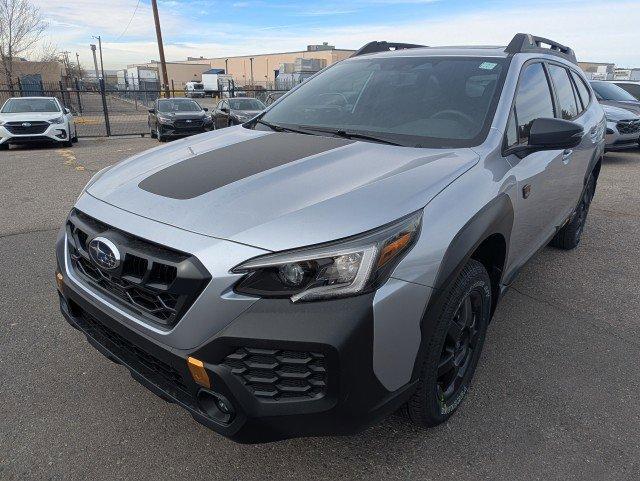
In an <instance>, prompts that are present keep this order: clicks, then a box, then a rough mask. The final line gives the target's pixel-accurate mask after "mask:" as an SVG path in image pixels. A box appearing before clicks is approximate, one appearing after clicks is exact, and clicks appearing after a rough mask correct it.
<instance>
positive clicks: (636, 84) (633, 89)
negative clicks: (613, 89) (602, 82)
mask: <svg viewBox="0 0 640 481" xmlns="http://www.w3.org/2000/svg"><path fill="white" fill-rule="evenodd" d="M613 83H614V84H616V85H617V86H618V87H620V88H621V89H624V90H626V91H627V92H629V93H630V94H631V95H632V96H633V98H634V99H636V100H638V101H640V81H638V80H615V81H614V82H613Z"/></svg>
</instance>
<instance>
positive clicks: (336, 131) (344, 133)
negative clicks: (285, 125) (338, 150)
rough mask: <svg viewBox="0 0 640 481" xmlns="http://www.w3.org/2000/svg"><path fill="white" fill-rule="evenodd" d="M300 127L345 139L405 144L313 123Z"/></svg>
mask: <svg viewBox="0 0 640 481" xmlns="http://www.w3.org/2000/svg"><path fill="white" fill-rule="evenodd" d="M300 127H302V128H304V129H305V130H311V131H316V132H325V133H327V134H333V135H335V136H337V137H343V138H345V139H360V140H369V141H371V142H379V143H381V144H387V145H399V146H403V144H401V143H399V142H394V141H392V140H389V139H386V138H384V137H378V136H376V135H370V134H361V133H359V132H351V131H348V130H344V129H329V128H324V127H314V126H311V125H301V126H300Z"/></svg>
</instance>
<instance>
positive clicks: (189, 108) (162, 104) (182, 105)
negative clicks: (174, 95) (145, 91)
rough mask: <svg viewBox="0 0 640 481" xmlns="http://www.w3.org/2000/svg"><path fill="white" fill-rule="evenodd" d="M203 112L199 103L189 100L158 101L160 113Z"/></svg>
mask: <svg viewBox="0 0 640 481" xmlns="http://www.w3.org/2000/svg"><path fill="white" fill-rule="evenodd" d="M200 110H202V108H200V105H199V104H198V102H195V101H193V100H188V99H171V100H160V101H158V112H162V113H169V112H199V111H200Z"/></svg>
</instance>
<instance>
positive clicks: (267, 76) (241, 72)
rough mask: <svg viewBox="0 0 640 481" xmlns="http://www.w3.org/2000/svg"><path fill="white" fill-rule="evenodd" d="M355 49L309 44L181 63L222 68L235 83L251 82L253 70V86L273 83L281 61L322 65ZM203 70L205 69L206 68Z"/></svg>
mask: <svg viewBox="0 0 640 481" xmlns="http://www.w3.org/2000/svg"><path fill="white" fill-rule="evenodd" d="M353 52H354V50H346V49H337V48H335V47H334V46H332V45H329V44H327V43H323V44H321V45H309V46H308V47H307V49H306V50H300V51H295V52H280V53H267V54H258V55H242V56H237V57H216V58H205V57H198V58H195V57H189V58H188V59H187V60H186V61H184V62H182V63H183V64H189V65H202V64H206V66H207V69H209V68H220V69H224V70H225V72H226V73H228V74H231V75H233V78H234V80H235V82H236V84H237V85H251V83H252V82H251V80H252V77H251V73H252V71H253V84H254V85H271V84H273V82H274V80H275V77H276V74H277V72H279V70H280V66H281V65H282V64H292V63H295V61H296V59H299V58H303V59H317V60H319V61H320V63H321V64H322V66H323V67H326V66H327V65H331V64H333V63H336V62H339V61H340V60H344V59H345V58H347V57H349V56H350V55H351V54H353ZM205 70H206V69H205Z"/></svg>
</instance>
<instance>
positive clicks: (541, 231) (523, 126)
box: [504, 61, 566, 267]
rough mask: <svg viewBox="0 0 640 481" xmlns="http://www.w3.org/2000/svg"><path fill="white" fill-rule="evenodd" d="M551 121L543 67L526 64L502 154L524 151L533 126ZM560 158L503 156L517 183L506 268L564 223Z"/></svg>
mask: <svg viewBox="0 0 640 481" xmlns="http://www.w3.org/2000/svg"><path fill="white" fill-rule="evenodd" d="M555 115H556V107H555V104H554V100H553V91H552V89H551V84H550V79H549V78H548V74H547V71H546V67H545V65H544V63H543V61H532V62H530V63H528V64H525V65H524V67H523V68H522V70H521V72H520V79H519V80H518V88H517V91H516V95H515V98H514V101H513V106H512V110H511V114H510V116H509V122H508V124H507V129H506V132H505V142H504V145H505V148H506V149H508V148H510V147H515V146H517V145H526V144H527V142H528V141H529V132H530V130H531V124H532V123H533V121H534V120H536V119H538V118H553V117H555ZM564 156H565V153H564V151H562V150H547V151H539V152H533V153H531V154H529V155H527V156H526V157H524V158H522V159H521V158H519V157H518V156H517V155H515V154H510V155H508V156H507V160H508V161H509V163H510V164H511V165H512V166H513V169H512V173H513V174H514V176H515V177H516V180H517V183H518V188H517V189H518V196H517V200H516V201H515V205H514V211H515V212H514V214H515V215H514V225H513V232H512V235H511V246H510V254H511V255H510V258H511V263H512V265H511V266H510V267H519V266H521V265H522V264H524V263H525V262H526V261H527V260H528V259H529V257H531V256H532V255H533V254H534V253H535V251H536V250H538V249H539V248H540V247H541V246H542V245H544V243H545V242H546V241H547V240H549V238H550V237H551V235H552V234H553V233H554V232H555V228H556V226H557V225H559V224H560V223H561V222H562V220H563V219H562V216H563V215H564V214H565V211H566V207H565V203H566V201H565V193H564V192H563V189H564V188H565V187H566V183H565V180H564V175H565V173H566V164H565V161H566V159H565V158H564Z"/></svg>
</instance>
